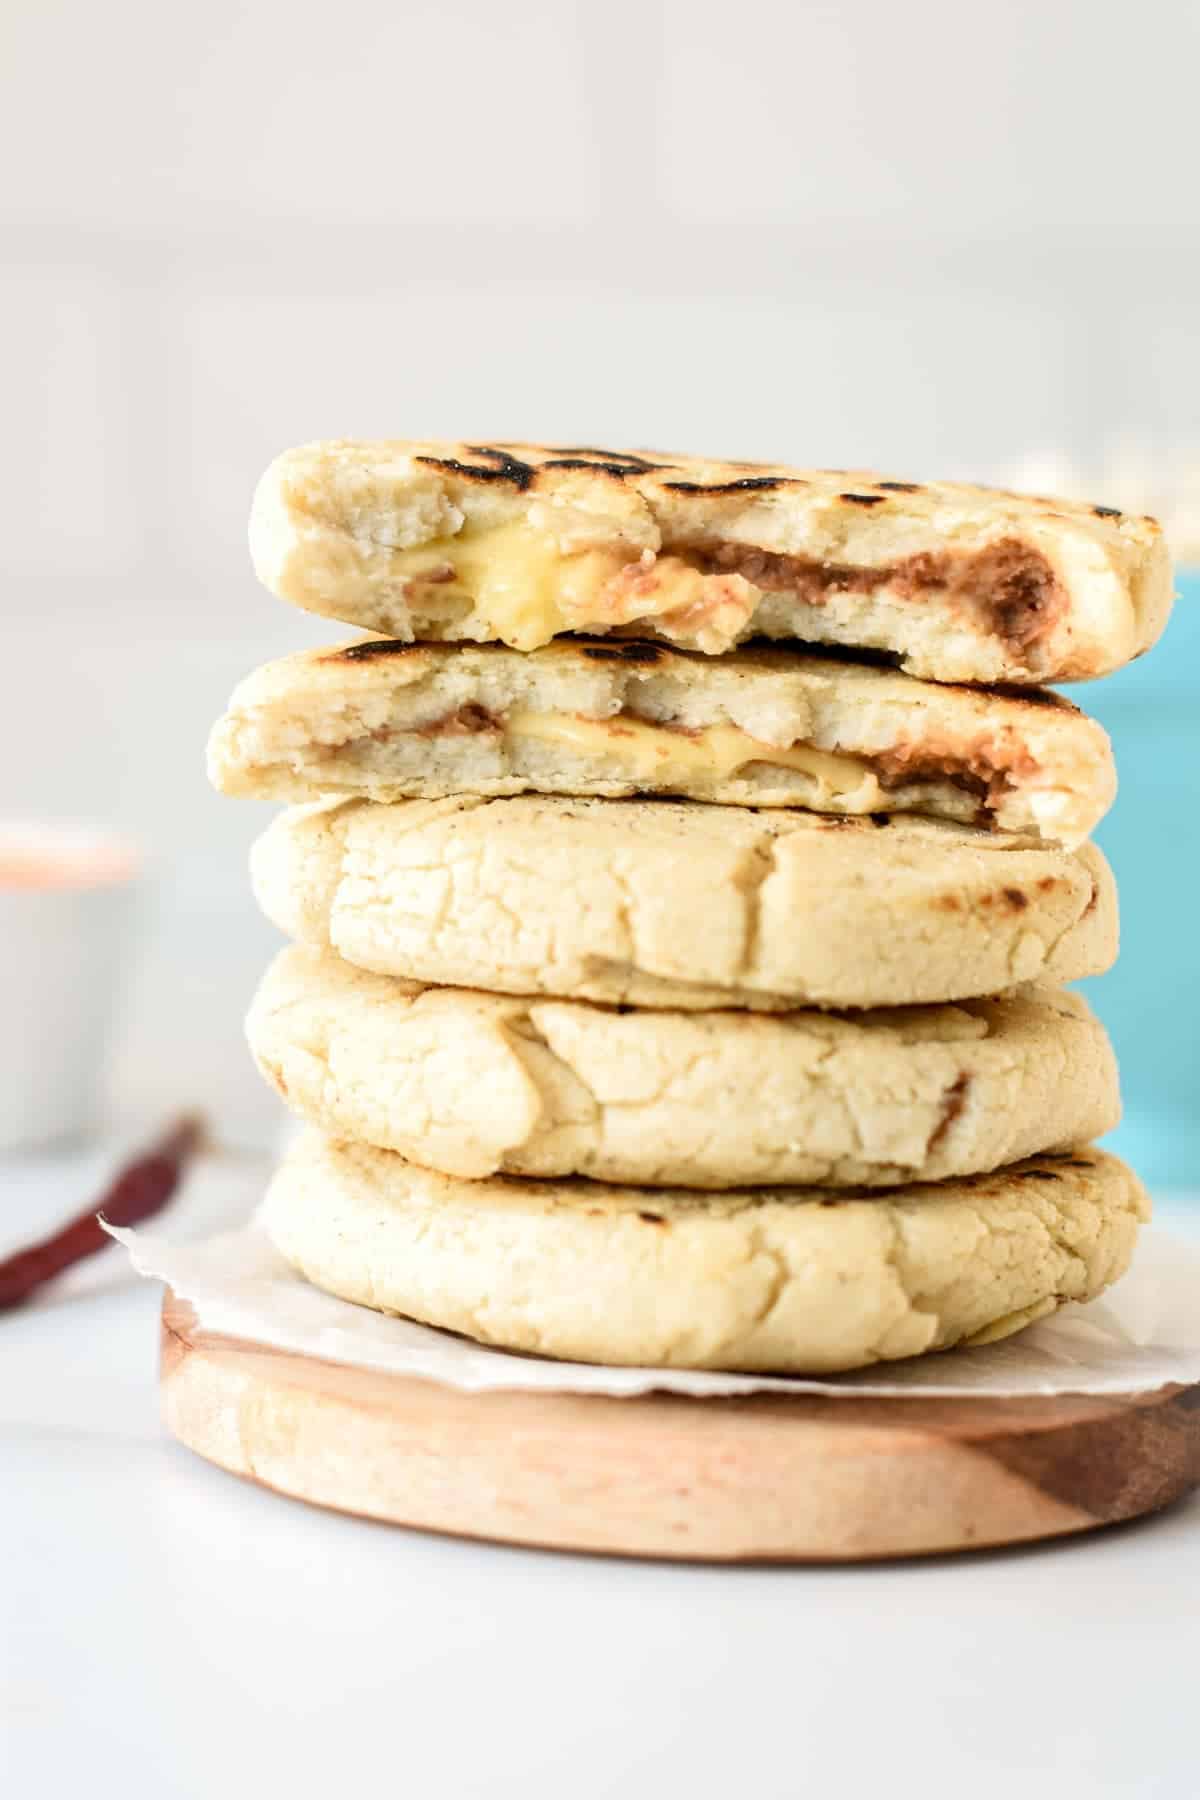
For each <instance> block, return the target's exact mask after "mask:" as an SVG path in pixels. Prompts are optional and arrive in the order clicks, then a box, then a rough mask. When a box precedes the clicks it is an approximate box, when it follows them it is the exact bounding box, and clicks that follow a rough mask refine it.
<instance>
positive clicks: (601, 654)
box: [583, 638, 670, 664]
mask: <svg viewBox="0 0 1200 1800" xmlns="http://www.w3.org/2000/svg"><path fill="white" fill-rule="evenodd" d="M583 654H584V655H585V656H589V657H591V659H592V661H593V662H623V663H644V664H651V663H657V662H665V661H667V659H668V657H669V654H670V653H669V652H668V651H667V650H664V649H663V648H662V647H661V646H660V645H658V644H647V643H645V642H643V640H642V639H640V638H628V639H626V640H624V641H623V642H621V643H617V644H584V646H583Z"/></svg>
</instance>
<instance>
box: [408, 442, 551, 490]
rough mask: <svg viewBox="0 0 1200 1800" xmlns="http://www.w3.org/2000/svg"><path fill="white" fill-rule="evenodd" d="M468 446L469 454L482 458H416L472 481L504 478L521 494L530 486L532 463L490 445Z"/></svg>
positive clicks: (532, 470) (532, 473)
mask: <svg viewBox="0 0 1200 1800" xmlns="http://www.w3.org/2000/svg"><path fill="white" fill-rule="evenodd" d="M467 449H468V450H469V451H470V453H471V455H472V456H481V457H483V458H484V461H483V462H482V463H468V462H463V461H462V460H461V458H459V457H457V456H418V457H417V461H418V462H419V463H426V464H427V465H429V466H430V467H432V468H435V469H449V470H450V472H451V474H453V475H465V476H466V477H467V478H468V479H469V480H471V481H505V482H508V483H509V485H510V486H511V487H515V488H517V489H518V491H519V492H521V493H524V492H525V489H526V488H528V487H529V486H530V485H531V483H532V481H533V478H534V474H535V473H536V471H535V470H534V468H533V465H532V464H531V463H527V462H522V460H521V458H520V457H519V456H513V455H511V454H510V452H509V451H507V450H498V449H496V448H495V446H494V445H491V444H468V445H467Z"/></svg>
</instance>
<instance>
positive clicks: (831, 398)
mask: <svg viewBox="0 0 1200 1800" xmlns="http://www.w3.org/2000/svg"><path fill="white" fill-rule="evenodd" d="M1198 59H1200V7H1198V6H1196V5H1195V4H1191V3H1189V0H1175V3H1173V0H1144V3H1143V4H1142V5H1141V7H1140V8H1138V9H1136V11H1131V10H1130V9H1129V8H1128V7H1126V6H1123V5H1122V6H1118V5H1117V4H1115V3H1112V0H1055V4H1053V5H1047V4H1046V3H1045V0H1006V3H1005V5H1004V6H1003V7H989V8H986V9H985V8H980V7H965V6H963V5H962V4H961V3H960V0H909V3H908V4H906V5H904V6H896V5H893V4H891V3H890V0H858V4H856V5H848V4H842V3H835V0H808V3H805V0H792V3H791V4H783V3H780V4H772V3H770V0H743V3H742V4H740V5H738V6H731V5H730V4H729V0H720V3H718V0H608V3H607V4H605V5H598V4H594V3H593V4H560V3H556V0H517V3H514V4H511V5H507V6H500V5H496V4H495V3H494V0H493V3H492V4H488V3H487V0H422V3H418V4H413V3H411V0H410V3H407V4H405V3H403V0H397V3H394V4H390V5H388V4H383V3H382V0H372V3H367V0H342V3H341V4H340V5H337V6H331V5H330V4H329V0H322V3H320V4H317V3H315V0H288V3H286V4H283V3H281V0H256V3H255V4H254V5H246V4H244V3H241V0H239V3H234V0H207V4H206V5H204V6H203V7H185V6H172V5H162V4H160V3H157V0H109V4H107V5H105V6H103V7H101V6H97V5H94V4H91V3H90V0H0V71H2V73H0V84H2V91H0V227H2V229H3V241H4V244H5V249H6V254H5V256H4V259H3V264H4V266H3V272H2V277H0V279H2V288H0V294H2V302H0V303H2V305H3V330H2V331H0V392H2V393H3V397H4V402H5V408H4V410H5V420H4V423H5V427H6V428H5V429H4V430H3V431H2V432H0V491H2V492H3V494H4V496H5V499H6V501H7V503H8V504H7V507H6V517H5V525H4V530H3V533H2V535H0V575H2V577H3V582H4V587H3V593H4V602H3V618H4V635H3V647H4V651H5V655H4V671H5V686H4V705H3V707H2V708H0V755H2V760H0V771H2V781H3V795H2V799H0V806H2V807H3V809H4V810H5V811H8V812H43V811H44V812H50V813H54V814H65V815H82V816H85V817H94V818H101V819H111V820H113V821H115V822H116V823H118V824H120V825H122V826H123V827H125V828H126V829H129V830H131V831H133V832H135V833H137V834H138V835H139V836H140V837H141V838H142V839H144V840H145V842H146V843H147V845H148V846H149V847H150V849H151V852H152V855H153V857H154V860H155V863H156V866H157V868H158V870H159V874H160V889H159V898H158V903H157V906H156V908H155V909H154V911H153V913H152V915H151V923H150V926H149V928H148V941H147V948H146V954H145V956H144V959H143V963H142V967H141V971H140V976H139V980H138V983H137V986H136V990H135V991H134V993H133V995H132V996H131V1000H130V1010H129V1014H128V1017H127V1020H126V1028H125V1031H124V1035H123V1038H122V1047H121V1051H120V1054H119V1056H118V1057H117V1059H116V1063H115V1067H114V1083H115V1087H114V1103H115V1104H116V1106H117V1107H118V1109H123V1110H130V1109H132V1110H136V1111H139V1112H140V1111H150V1110H153V1109H154V1108H156V1107H158V1106H160V1105H162V1106H166V1105H169V1104H170V1103H171V1101H172V1100H173V1099H175V1098H177V1097H179V1098H187V1099H192V1098H194V1097H196V1095H197V1094H199V1095H200V1096H201V1097H203V1096H205V1095H207V1096H208V1097H210V1099H211V1101H212V1103H213V1104H214V1106H215V1108H216V1110H217V1111H218V1113H219V1114H220V1115H221V1116H222V1117H223V1118H224V1120H225V1121H226V1123H227V1125H228V1126H229V1128H230V1129H231V1130H233V1131H234V1132H236V1133H238V1134H242V1135H245V1134H247V1133H251V1134H257V1133H260V1132H261V1131H262V1130H264V1129H265V1128H267V1125H268V1122H269V1121H270V1120H271V1118H272V1117H273V1113H272V1103H271V1102H270V1100H269V1099H268V1097H267V1096H266V1095H265V1094H263V1095H260V1094H259V1092H258V1089H257V1086H256V1085H255V1082H254V1080H253V1078H252V1077H251V1076H250V1075H249V1074H248V1073H247V1070H246V1066H245V1062H244V1059H243V1057H242V1054H241V1051H240V1048H239V1041H238V1040H239V1024H238V1020H239V1015H240V1012H241V1010H242V1008H243V1005H244V1001H245V998H246V995H247V992H248V989H249V987H250V985H251V984H252V982H253V980H254V977H255V974H256V971H257V969H258V967H259V966H260V965H261V963H262V961H263V959H264V958H265V956H266V954H267V950H268V946H269V943H270V941H271V939H270V932H269V930H268V929H267V928H266V927H265V926H264V925H263V924H262V923H261V921H259V920H257V919H256V917H255V915H254V912H253V909H252V906H251V904H250V901H249V898H248V895H247V892H246V885H245V876H244V853H245V848H246V845H247V843H248V842H249V840H250V838H251V837H252V835H253V834H254V832H255V830H257V829H258V828H259V826H260V825H261V822H262V818H263V816H264V815H263V814H262V812H261V811H260V809H258V808H256V807H253V806H247V805H245V804H241V803H235V802H232V801H221V800H218V799H217V798H216V797H215V796H214V795H212V794H211V793H210V792H209V790H208V788H207V786H206V783H205V780H204V776H203V769H202V747H203V740H204V736H205V733H206V730H207V727H208V724H209V722H210V720H211V718H212V716H213V715H214V714H215V713H216V711H217V710H218V708H219V706H220V704H221V702H222V700H223V699H224V696H225V693H226V691H227V689H228V688H229V686H230V685H231V684H232V682H233V681H234V679H235V678H236V677H237V676H238V674H239V673H241V672H242V671H243V670H244V669H246V668H247V667H249V666H250V665H251V664H252V663H254V662H255V661H256V660H260V659H262V658H263V657H265V656H268V655H271V654H274V653H278V652H282V651H283V650H285V649H287V648H291V647H293V646H296V645H298V644H301V643H305V642H311V641H315V640H316V639H319V638H320V637H321V636H322V635H329V630H328V628H327V627H324V626H316V625H314V624H313V623H312V622H310V621H306V620H303V619H300V618H299V617H294V616H292V615H291V613H290V611H289V609H287V608H285V607H282V606H280V605H278V604H277V603H274V602H272V601H270V600H269V599H268V598H267V597H266V596H265V595H263V594H262V593H260V592H259V591H258V590H257V589H256V587H255V585H254V583H253V581H252V579H251V577H250V574H249V571H248V568H247V565H246V555H245V549H244V520H245V513H246V508H247V504H248V499H249V494H250V489H251V487H252V484H253V481H254V478H255V476H256V474H257V473H258V471H259V469H260V468H261V467H262V465H263V464H264V463H265V462H266V461H267V460H268V458H269V457H270V455H271V454H272V453H273V452H274V451H275V450H276V449H278V448H281V447H282V446H283V445H285V444H287V443H289V442H294V441H297V440H302V439H304V438H308V437H316V436H322V435H334V434H346V435H348V434H373V433H378V434H388V433H391V434H397V435H400V434H403V435H408V434H421V433H427V434H433V435H458V434H464V435H475V434H479V435H484V434H490V435H508V436H523V435H524V436H530V437H547V438H551V439H553V438H566V439H571V440H574V441H603V440H605V439H608V440H611V441H614V442H622V443H632V444H639V443H640V444H652V445H657V446H663V447H667V448H670V447H695V448H710V449H712V450H715V451H717V452H720V453H728V454H731V455H735V456H747V457H753V456H765V457H776V456H778V457H795V458H797V459H800V460H810V459H811V460H814V461H817V462H819V463H825V464H835V465H838V464H852V463H855V462H878V463H883V464H887V465H888V466H889V467H890V468H892V469H893V470H894V472H897V473H903V474H916V475H921V474H933V473H938V472H941V473H955V474H961V475H964V476H971V475H978V476H983V477H988V476H997V475H1003V474H1004V473H1005V472H1006V471H1008V470H1009V469H1010V468H1011V467H1012V466H1013V465H1014V464H1015V463H1016V462H1017V461H1018V460H1019V459H1020V458H1022V457H1024V456H1027V455H1029V454H1031V453H1038V452H1043V451H1056V452H1060V453H1066V454H1068V455H1071V456H1073V457H1075V458H1076V459H1078V460H1082V461H1083V462H1084V463H1087V462H1089V461H1095V460H1097V459H1098V458H1099V457H1100V456H1102V455H1103V454H1104V451H1105V449H1106V447H1108V446H1110V445H1113V444H1115V443H1117V442H1120V441H1124V440H1126V439H1128V438H1129V437H1130V436H1131V435H1132V436H1133V437H1135V438H1137V437H1140V438H1141V439H1142V440H1143V441H1145V442H1146V443H1148V444H1149V445H1151V446H1152V447H1166V448H1184V447H1186V446H1188V445H1191V446H1193V447H1197V446H1200V404H1198V403H1200V345H1198V338H1197V325H1196V321H1197V317H1198V316H1200V313H1198V302H1200V200H1198V197H1197V195H1198V187H1200V183H1198V180H1197V174H1198V158H1197V151H1196V140H1195V127H1194V123H1193V118H1194V94H1195V91H1196V83H1197V62H1198Z"/></svg>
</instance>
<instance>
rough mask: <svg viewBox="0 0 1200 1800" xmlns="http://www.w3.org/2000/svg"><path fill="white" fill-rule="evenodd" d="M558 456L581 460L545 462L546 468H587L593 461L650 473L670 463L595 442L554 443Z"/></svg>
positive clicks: (611, 466)
mask: <svg viewBox="0 0 1200 1800" xmlns="http://www.w3.org/2000/svg"><path fill="white" fill-rule="evenodd" d="M551 448H552V449H553V452H554V455H555V456H556V457H571V458H575V457H578V458H579V459H580V460H579V461H578V462H576V461H570V462H543V464H542V467H543V468H544V469H562V468H566V469H586V468H588V467H589V466H590V465H591V464H592V463H598V464H600V465H601V466H602V467H605V468H614V467H619V468H622V469H624V470H626V471H627V472H630V473H632V472H634V471H635V470H640V471H642V472H643V473H645V474H649V473H650V471H651V470H652V469H666V468H671V467H672V466H673V465H672V464H670V463H661V462H647V461H646V458H645V457H644V456H637V455H635V454H634V452H633V451H632V450H598V449H597V448H596V446H595V445H594V444H554V445H552V446H551Z"/></svg>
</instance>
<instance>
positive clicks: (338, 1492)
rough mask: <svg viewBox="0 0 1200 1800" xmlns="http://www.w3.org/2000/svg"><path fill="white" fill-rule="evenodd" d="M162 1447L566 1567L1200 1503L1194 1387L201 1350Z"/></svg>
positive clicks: (840, 1543)
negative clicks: (1068, 1395) (594, 1392)
mask: <svg viewBox="0 0 1200 1800" xmlns="http://www.w3.org/2000/svg"><path fill="white" fill-rule="evenodd" d="M162 1398H163V1410H164V1417H165V1420H166V1424H167V1428H168V1429H169V1430H170V1431H171V1432H172V1433H173V1434H174V1436H175V1437H177V1438H178V1439H179V1440H180V1442H181V1443H184V1444H186V1445H188V1447H189V1448H190V1449H192V1450H195V1451H196V1452H197V1453H198V1454H199V1455H201V1456H204V1457H207V1458H208V1459H209V1461H211V1462H215V1463H219V1464H220V1466H221V1467H222V1468H224V1469H230V1470H232V1471H233V1472H234V1473H235V1474H238V1475H244V1476H247V1477H248V1478H249V1479H250V1480H252V1481H256V1482H260V1483H261V1484H262V1485H263V1486H265V1487H270V1488H275V1489H277V1490H278V1491H279V1492H280V1493H284V1494H290V1495H293V1496H295V1497H296V1498H298V1499H301V1500H308V1501H312V1502H313V1503H314V1504H316V1505H318V1506H329V1507H335V1508H337V1509H338V1510H339V1511H342V1512H349V1513H358V1514H362V1515H364V1516H366V1517H368V1518H372V1519H384V1520H388V1521H390V1522H392V1523H395V1524H401V1525H412V1526H417V1527H420V1528H421V1529H424V1530H429V1531H444V1532H453V1533H456V1534H460V1535H462V1536H466V1537H479V1538H492V1539H498V1540H501V1541H503V1542H507V1543H514V1544H533V1545H539V1546H543V1547H547V1548H555V1549H563V1550H590V1551H606V1552H612V1553H619V1554H623V1555H630V1556H659V1557H684V1558H697V1559H702V1560H707V1561H728V1562H742V1561H747V1562H748V1561H786V1562H803V1561H822V1562H842V1561H845V1562H854V1561H862V1560H867V1559H869V1558H873V1557H886V1556H916V1555H923V1554H930V1553H933V1552H939V1551H948V1550H966V1549H979V1548H983V1547H985V1546H988V1545H998V1544H1016V1543H1022V1542H1031V1541H1033V1540H1035V1539H1038V1538H1048V1537H1055V1536H1059V1535H1062V1534H1065V1533H1068V1532H1078V1531H1087V1530H1090V1529H1091V1528H1092V1527H1094V1526H1097V1525H1108V1524H1112V1523H1115V1522H1116V1521H1118V1520H1122V1519H1133V1518H1136V1517H1138V1515H1139V1514H1142V1513H1148V1512H1153V1511H1154V1510H1155V1509H1157V1508H1158V1507H1162V1506H1166V1505H1168V1504H1169V1503H1170V1502H1171V1501H1172V1500H1176V1499H1178V1498H1179V1497H1180V1496H1181V1495H1182V1494H1185V1493H1187V1492H1188V1491H1189V1490H1190V1489H1192V1488H1194V1487H1196V1486H1197V1485H1198V1484H1200V1384H1198V1385H1196V1386H1192V1387H1186V1388H1179V1387H1172V1388H1163V1389H1161V1390H1159V1391H1158V1392H1156V1393H1153V1394H1149V1395H1143V1396H1140V1397H1138V1398H1136V1399H1118V1400H1113V1399H1061V1400H1021V1401H1000V1400H922V1399H913V1400H866V1399H863V1400H855V1399H845V1400H842V1399H834V1400H830V1399H822V1398H815V1397H813V1396H809V1395H798V1396H797V1397H796V1398H795V1399H791V1398H788V1397H787V1396H779V1395H776V1394H762V1395H756V1396H753V1397H751V1398H747V1399H727V1400H712V1399H709V1400H695V1399H689V1398H686V1397H684V1396H681V1395H675V1394H650V1395H646V1396H643V1397H640V1398H638V1399H632V1400H630V1399H623V1400H615V1399H601V1398H597V1397H594V1396H587V1395H579V1394H531V1393H487V1394H468V1393H460V1392H458V1391H457V1390H455V1389H453V1388H446V1387H440V1386H437V1385H435V1384H434V1383H432V1382H428V1381H418V1380H414V1379H411V1378H407V1377H400V1376H395V1375H385V1374H377V1373H373V1372H371V1371H369V1370H365V1369H354V1368H348V1367H346V1366H344V1365H342V1364H339V1363H330V1362H323V1361H320V1360H318V1359H316V1358H312V1357H306V1356H297V1355H293V1354H291V1353H289V1352H286V1351H279V1350H271V1349H266V1348H264V1347H263V1346H261V1345H256V1344H250V1343H246V1342H243V1341H241V1340H239V1339H236V1338H230V1337H223V1336H220V1335H218V1334H210V1333H206V1332H203V1331H200V1330H198V1329H197V1327H196V1323H195V1317H194V1314H193V1313H192V1311H191V1309H190V1307H188V1306H187V1305H185V1304H183V1303H181V1302H179V1301H177V1300H176V1299H175V1298H174V1296H173V1295H171V1294H170V1293H168V1294H167V1296H166V1299H165V1300H164V1302H163V1350H162Z"/></svg>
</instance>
